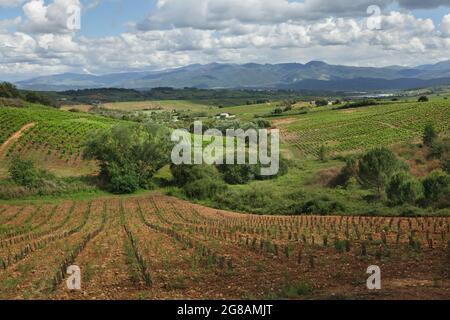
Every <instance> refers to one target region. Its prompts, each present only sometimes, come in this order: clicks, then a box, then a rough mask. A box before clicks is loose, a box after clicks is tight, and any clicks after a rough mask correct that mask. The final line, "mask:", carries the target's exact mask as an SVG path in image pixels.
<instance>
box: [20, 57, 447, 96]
mask: <svg viewBox="0 0 450 320" xmlns="http://www.w3.org/2000/svg"><path fill="white" fill-rule="evenodd" d="M359 78H365V79H382V80H390V81H382V82H381V83H380V84H379V85H378V86H377V87H376V89H405V87H406V88H407V89H410V88H414V87H415V86H417V85H429V82H427V81H425V80H432V79H445V78H450V67H448V63H445V62H441V63H439V64H437V65H433V66H421V67H417V68H399V67H384V68H368V67H352V66H339V65H330V64H327V63H324V62H320V61H312V62H309V63H307V64H300V63H284V64H273V65H272V64H256V63H249V64H244V65H238V64H219V63H212V64H207V65H190V66H186V67H182V68H177V69H169V70H163V71H149V72H130V73H115V74H106V75H90V74H70V73H67V74H61V75H52V76H44V77H38V78H35V79H30V80H26V81H21V82H18V83H17V84H18V85H19V86H20V87H21V88H24V89H35V90H68V89H84V88H106V87H115V88H134V89H148V88H155V87H174V88H184V87H196V88H284V87H289V86H293V88H296V86H297V87H299V88H302V86H306V85H308V82H306V83H305V84H302V83H303V81H310V80H320V81H323V82H324V83H322V84H321V85H322V87H325V89H330V90H335V89H334V87H333V86H336V84H335V83H333V82H332V81H341V80H353V79H359ZM405 78H406V79H411V80H414V81H412V82H408V83H407V84H402V82H403V80H402V79H405ZM419 80H421V81H422V82H420V81H419ZM328 81H331V83H330V87H326V86H325V85H326V84H327V83H328ZM442 81H444V80H441V82H442ZM344 83H345V82H344ZM445 83H447V84H448V83H450V79H446V80H445ZM352 84H353V85H354V82H350V83H347V86H345V87H344V88H343V89H344V90H354V87H352ZM341 86H342V85H341ZM360 86H361V88H360V89H361V90H371V89H373V86H374V85H373V84H367V86H362V84H360ZM308 88H309V87H308ZM316 89H317V88H316ZM341 89H342V87H341Z"/></svg>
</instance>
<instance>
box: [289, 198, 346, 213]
mask: <svg viewBox="0 0 450 320" xmlns="http://www.w3.org/2000/svg"><path fill="white" fill-rule="evenodd" d="M342 212H345V207H344V205H342V204H341V203H340V202H337V201H333V200H331V199H330V198H329V197H328V196H323V197H319V198H314V199H312V200H309V201H306V202H305V203H304V204H303V205H302V206H301V212H297V214H302V213H306V214H321V215H328V214H335V213H342Z"/></svg>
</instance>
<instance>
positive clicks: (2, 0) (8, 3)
mask: <svg viewBox="0 0 450 320" xmlns="http://www.w3.org/2000/svg"><path fill="white" fill-rule="evenodd" d="M24 1H25V0H0V7H17V6H20V5H21V4H22V3H23V2H24Z"/></svg>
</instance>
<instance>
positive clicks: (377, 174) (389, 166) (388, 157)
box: [358, 148, 407, 198]
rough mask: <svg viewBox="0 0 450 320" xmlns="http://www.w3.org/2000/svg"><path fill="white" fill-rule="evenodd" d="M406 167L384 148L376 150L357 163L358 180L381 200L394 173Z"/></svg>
mask: <svg viewBox="0 0 450 320" xmlns="http://www.w3.org/2000/svg"><path fill="white" fill-rule="evenodd" d="M406 169H407V167H406V165H405V164H404V163H403V162H401V161H400V160H399V159H397V157H396V156H395V154H394V153H392V151H390V150H389V149H386V148H376V149H373V150H371V151H369V152H368V153H367V154H365V155H364V156H363V157H362V158H361V160H360V161H359V168H358V178H359V181H360V182H361V184H362V185H363V186H364V187H366V188H373V189H375V191H376V194H377V196H378V197H379V198H382V197H383V195H384V191H385V188H386V185H387V184H388V182H389V180H390V179H391V177H392V176H393V175H394V173H396V172H398V171H402V170H406Z"/></svg>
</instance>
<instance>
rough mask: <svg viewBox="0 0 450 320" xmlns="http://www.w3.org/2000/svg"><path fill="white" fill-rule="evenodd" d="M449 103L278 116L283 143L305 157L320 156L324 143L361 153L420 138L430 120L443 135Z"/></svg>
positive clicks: (449, 115) (334, 150)
mask: <svg viewBox="0 0 450 320" xmlns="http://www.w3.org/2000/svg"><path fill="white" fill-rule="evenodd" d="M449 118H450V104H449V103H448V102H446V101H444V100H442V101H436V102H429V103H417V102H415V103H396V104H386V105H379V106H370V107H364V108H354V109H346V110H330V109H329V108H327V109H325V110H322V111H317V112H311V113H309V114H305V115H301V116H295V117H285V118H284V119H283V121H282V120H280V119H278V120H277V121H276V123H278V125H277V126H278V127H279V128H280V129H281V131H282V135H283V139H284V142H285V143H287V144H289V145H291V146H295V147H296V148H297V149H298V150H300V151H301V152H302V154H303V155H306V156H309V155H311V156H317V154H318V151H319V149H320V147H321V146H322V145H325V146H327V147H328V149H329V150H330V152H331V153H333V154H339V153H352V152H362V151H365V150H368V149H370V148H374V147H377V146H389V145H392V144H395V143H400V142H405V141H411V140H414V139H417V138H421V136H422V133H423V128H424V127H425V125H426V124H427V123H429V122H432V123H434V124H435V126H436V128H437V129H438V131H439V132H441V133H442V134H447V133H448V132H449V130H450V122H449Z"/></svg>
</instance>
